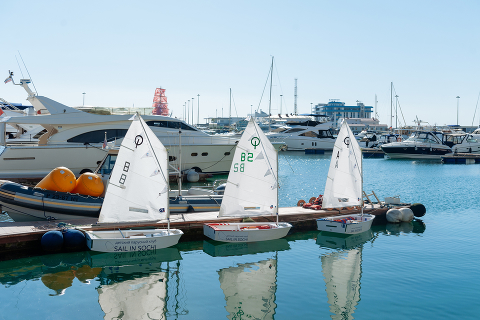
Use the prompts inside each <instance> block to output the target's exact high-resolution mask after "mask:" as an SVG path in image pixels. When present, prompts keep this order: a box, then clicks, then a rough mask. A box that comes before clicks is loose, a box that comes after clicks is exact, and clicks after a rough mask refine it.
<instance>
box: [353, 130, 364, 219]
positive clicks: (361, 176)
mask: <svg viewBox="0 0 480 320" xmlns="http://www.w3.org/2000/svg"><path fill="white" fill-rule="evenodd" d="M353 139H355V137H353ZM360 168H361V170H360V181H361V186H362V187H361V188H360V189H361V192H360V197H361V199H362V201H361V205H362V209H361V210H362V211H361V214H362V217H363V155H362V153H361V152H360Z"/></svg>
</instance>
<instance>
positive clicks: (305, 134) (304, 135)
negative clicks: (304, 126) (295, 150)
mask: <svg viewBox="0 0 480 320" xmlns="http://www.w3.org/2000/svg"><path fill="white" fill-rule="evenodd" d="M300 136H302V137H311V138H317V134H316V133H315V132H313V131H307V132H304V133H302V134H300Z"/></svg>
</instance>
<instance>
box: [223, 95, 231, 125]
mask: <svg viewBox="0 0 480 320" xmlns="http://www.w3.org/2000/svg"><path fill="white" fill-rule="evenodd" d="M222 117H223V114H222ZM231 126H232V88H230V108H229V110H228V127H229V128H228V129H229V130H230V127H231Z"/></svg>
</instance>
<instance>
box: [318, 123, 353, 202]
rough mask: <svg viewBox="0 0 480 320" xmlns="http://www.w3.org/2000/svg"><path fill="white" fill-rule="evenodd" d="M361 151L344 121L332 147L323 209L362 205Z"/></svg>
mask: <svg viewBox="0 0 480 320" xmlns="http://www.w3.org/2000/svg"><path fill="white" fill-rule="evenodd" d="M361 157H362V151H361V150H360V146H359V145H358V142H357V140H356V139H355V136H354V135H353V133H352V130H350V127H349V126H348V124H347V122H346V121H343V123H342V127H341V128H340V132H339V133H338V136H337V140H336V141H335V146H334V147H333V152H332V160H331V161H330V168H329V170H328V176H327V182H326V184H325V192H324V195H323V204H322V207H323V208H341V207H348V206H356V205H361V203H362V159H361Z"/></svg>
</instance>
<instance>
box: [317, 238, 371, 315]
mask: <svg viewBox="0 0 480 320" xmlns="http://www.w3.org/2000/svg"><path fill="white" fill-rule="evenodd" d="M372 237H373V232H372V231H371V230H368V231H367V232H363V233H360V234H355V235H351V236H348V237H345V236H339V235H338V236H337V235H332V234H331V233H328V235H325V234H324V233H323V232H321V233H320V234H319V235H318V237H317V244H320V245H321V246H322V247H327V248H333V249H338V251H333V252H329V253H326V254H325V255H322V256H321V261H322V271H323V276H324V279H325V285H326V292H327V297H328V303H329V304H330V312H331V313H332V315H330V317H331V318H332V319H342V320H344V319H354V317H353V313H354V312H355V309H356V306H357V304H358V302H359V301H360V279H361V276H362V249H363V248H362V244H363V243H365V242H366V241H368V240H370V239H371V238H372Z"/></svg>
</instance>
